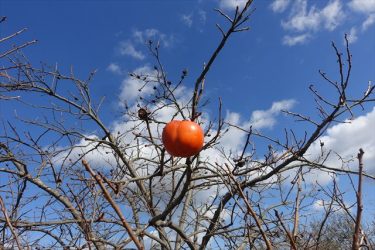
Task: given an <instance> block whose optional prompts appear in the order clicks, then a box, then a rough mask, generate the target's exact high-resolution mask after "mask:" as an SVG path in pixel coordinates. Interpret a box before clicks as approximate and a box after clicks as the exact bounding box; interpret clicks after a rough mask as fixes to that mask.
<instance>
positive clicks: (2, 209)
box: [0, 196, 23, 249]
mask: <svg viewBox="0 0 375 250" xmlns="http://www.w3.org/2000/svg"><path fill="white" fill-rule="evenodd" d="M0 207H1V211H2V212H3V214H4V217H5V221H6V224H7V225H8V227H9V229H10V231H11V233H12V235H13V237H14V239H15V240H16V243H17V247H18V249H23V247H22V245H21V243H20V239H19V237H18V234H17V232H16V231H15V230H14V228H13V226H12V223H11V222H10V219H9V216H8V213H7V210H6V208H5V204H4V201H3V198H2V197H1V196H0Z"/></svg>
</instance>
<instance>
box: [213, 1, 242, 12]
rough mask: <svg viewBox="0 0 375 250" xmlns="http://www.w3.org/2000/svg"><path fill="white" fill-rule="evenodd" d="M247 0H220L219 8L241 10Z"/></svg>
mask: <svg viewBox="0 0 375 250" xmlns="http://www.w3.org/2000/svg"><path fill="white" fill-rule="evenodd" d="M246 2H247V0H220V4H219V7H220V9H225V10H234V9H236V8H237V6H238V8H240V9H241V8H243V7H244V6H245V4H246Z"/></svg>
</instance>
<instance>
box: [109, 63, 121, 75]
mask: <svg viewBox="0 0 375 250" xmlns="http://www.w3.org/2000/svg"><path fill="white" fill-rule="evenodd" d="M107 70H108V71H110V72H112V73H114V74H118V75H121V74H122V70H121V67H120V66H119V65H118V64H117V63H110V64H109V65H108V67H107Z"/></svg>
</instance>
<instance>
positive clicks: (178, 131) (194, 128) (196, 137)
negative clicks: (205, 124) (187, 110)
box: [162, 120, 204, 157]
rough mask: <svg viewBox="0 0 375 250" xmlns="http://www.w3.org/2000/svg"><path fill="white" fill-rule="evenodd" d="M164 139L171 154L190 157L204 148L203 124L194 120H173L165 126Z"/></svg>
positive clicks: (165, 145)
mask: <svg viewBox="0 0 375 250" xmlns="http://www.w3.org/2000/svg"><path fill="white" fill-rule="evenodd" d="M162 141H163V144H164V147H165V149H166V150H167V152H168V153H169V154H170V155H172V156H176V157H190V156H193V155H196V154H197V153H198V152H199V151H200V150H201V149H202V147H203V142H204V133H203V129H202V128H201V126H199V125H198V124H197V123H195V122H193V121H188V120H183V121H179V120H173V121H171V122H169V123H168V124H167V125H166V126H165V127H164V129H163V134H162Z"/></svg>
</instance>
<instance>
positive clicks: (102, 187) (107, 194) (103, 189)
mask: <svg viewBox="0 0 375 250" xmlns="http://www.w3.org/2000/svg"><path fill="white" fill-rule="evenodd" d="M82 164H83V166H84V167H85V168H86V170H87V172H89V173H90V175H91V176H92V177H93V178H94V179H95V180H96V182H97V183H98V184H99V186H100V188H101V190H102V191H103V194H104V197H105V198H106V200H107V201H108V202H109V203H110V204H111V206H112V208H113V209H114V210H115V212H116V214H117V215H118V217H120V220H121V222H122V225H123V226H124V227H125V229H126V231H127V232H128V234H129V236H130V238H131V239H132V240H133V242H134V244H135V245H136V246H137V248H138V249H140V250H143V249H144V247H143V246H142V244H141V242H140V241H139V240H138V238H137V236H136V235H135V233H134V231H133V229H132V228H131V226H130V224H129V223H128V222H127V221H126V219H125V217H124V215H123V214H122V212H121V209H120V208H119V207H118V205H117V204H116V202H115V201H114V200H113V199H112V197H111V195H110V194H109V192H108V190H107V189H106V188H105V186H104V184H103V181H102V178H101V176H100V175H97V174H95V173H94V171H93V170H92V169H91V167H90V165H89V164H88V163H87V161H85V160H82Z"/></svg>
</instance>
